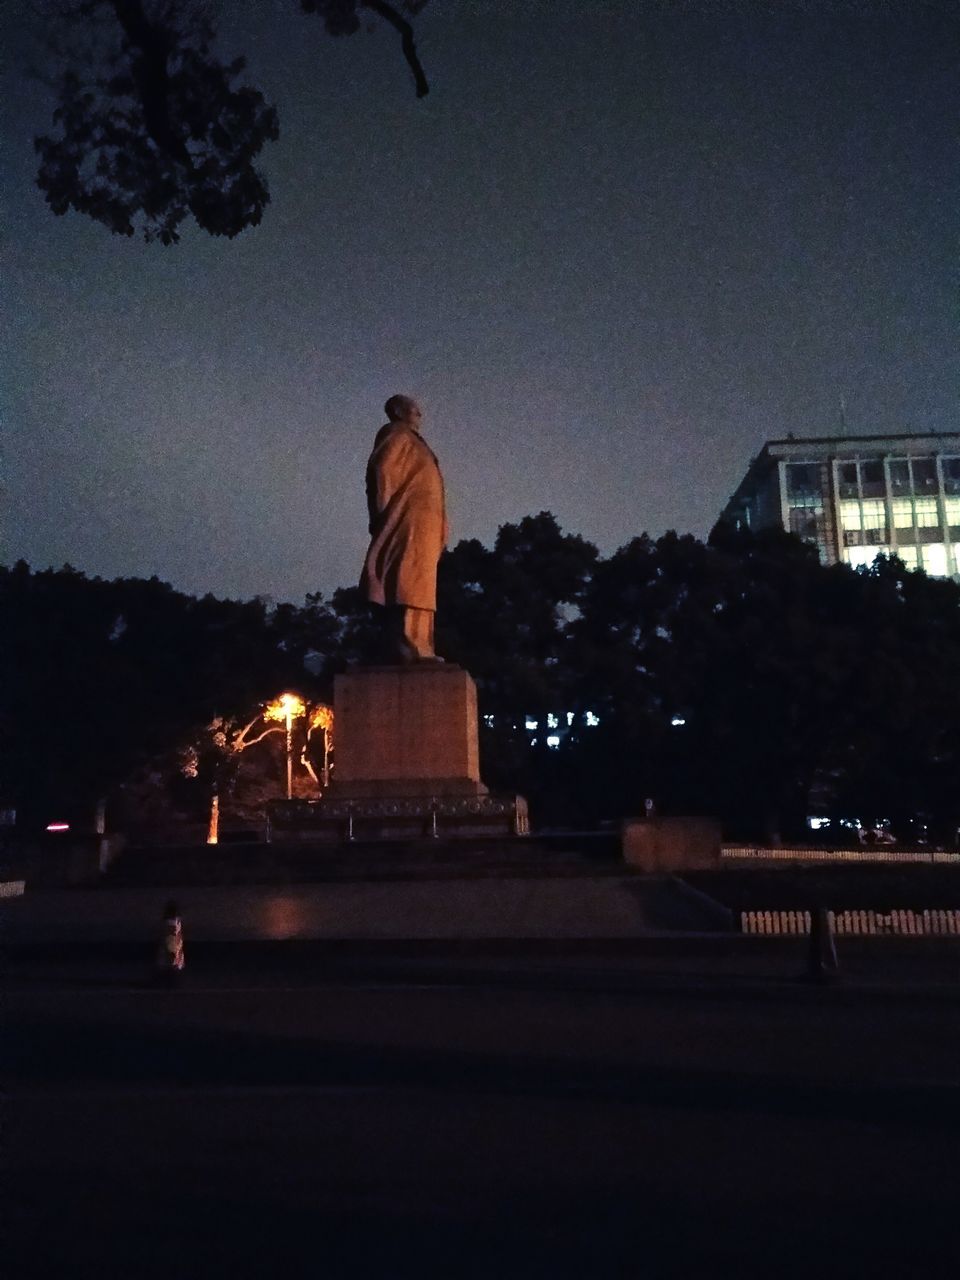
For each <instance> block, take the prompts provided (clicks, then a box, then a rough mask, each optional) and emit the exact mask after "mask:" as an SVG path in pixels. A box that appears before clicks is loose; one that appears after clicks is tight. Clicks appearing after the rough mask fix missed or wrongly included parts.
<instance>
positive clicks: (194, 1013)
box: [4, 940, 960, 1280]
mask: <svg viewBox="0 0 960 1280" xmlns="http://www.w3.org/2000/svg"><path fill="white" fill-rule="evenodd" d="M920 941H921V943H922V940H920ZM788 947H789V948H792V949H789V950H788V949H787V948H788ZM847 954H848V956H849V958H850V959H851V960H852V961H853V962H854V963H853V969H854V973H853V975H852V976H849V975H848V976H847V977H846V979H845V981H844V982H842V983H840V984H838V985H836V986H833V987H828V988H825V989H823V988H817V987H812V986H807V985H804V984H803V983H800V982H797V981H795V980H794V977H793V974H794V973H795V971H796V970H797V969H798V967H800V966H799V961H800V959H801V955H800V952H799V951H797V950H796V949H795V946H794V944H792V943H783V944H781V949H780V950H779V951H776V950H773V949H771V948H770V947H767V948H765V949H759V948H758V949H756V950H754V951H752V952H745V953H740V952H736V951H732V952H730V954H728V955H726V956H719V955H718V956H717V957H715V958H711V957H710V956H709V955H706V954H700V955H697V954H694V953H691V954H690V955H688V956H687V957H686V958H685V959H684V957H683V956H682V954H681V953H680V951H679V950H677V951H676V952H675V953H674V954H673V955H671V956H666V955H664V956H662V957H657V955H655V954H652V953H651V954H648V955H646V956H641V957H634V958H631V957H629V956H625V955H606V956H602V955H597V956H593V957H590V956H588V955H582V954H581V955H570V956H567V957H566V958H564V957H560V956H543V955H541V956H536V955H522V954H516V955H511V954H509V953H508V952H507V951H503V950H502V951H501V952H500V953H499V954H497V955H490V956H486V957H484V956H483V955H473V956H467V957H463V956H461V957H458V958H457V957H455V958H454V959H450V957H446V958H445V957H444V956H443V955H439V954H438V955H434V956H426V957H420V958H417V957H415V956H414V957H410V956H406V957H404V956H397V957H391V956H390V955H389V954H388V953H387V952H385V951H381V952H380V953H378V954H375V955H370V956H367V957H366V958H360V959H356V958H354V959H351V958H350V957H349V956H343V955H335V954H330V953H324V952H322V951H315V952H314V953H312V954H311V953H310V952H309V951H301V952H300V953H298V954H297V953H290V955H288V957H287V960H286V961H283V960H278V959H277V955H276V952H274V953H273V955H272V958H271V956H270V955H269V953H268V952H258V951H257V950H256V948H255V947H250V948H247V949H246V950H245V951H243V952H242V953H241V951H240V950H236V951H234V952H233V953H229V952H223V953H221V954H219V955H218V954H216V953H213V952H208V953H207V954H206V956H203V955H202V954H198V956H197V960H198V964H197V965H196V966H195V967H194V970H193V972H192V973H191V974H190V979H189V981H188V982H187V984H186V985H185V987H184V988H183V989H181V990H178V991H173V992H167V991H161V990H155V989H151V988H150V987H149V986H147V985H145V984H142V983H141V981H140V971H139V969H138V967H137V965H136V964H131V960H130V957H127V959H126V960H125V961H122V960H117V959H116V958H114V959H111V957H110V955H109V954H101V955H99V956H93V957H92V959H91V960H90V961H89V962H82V961H80V960H76V962H75V963H65V961H64V958H63V957H61V958H59V959H57V958H56V957H54V958H53V959H50V958H49V957H48V958H47V960H46V961H45V962H44V963H41V962H40V961H39V960H37V961H36V962H34V960H33V959H31V958H30V957H27V958H26V959H24V958H23V957H21V959H20V960H19V962H18V963H17V964H16V965H13V966H11V968H10V970H9V977H8V990H7V993H6V997H5V1023H6V1030H7V1039H8V1043H9V1044H10V1045H11V1046H12V1050H13V1051H12V1053H10V1054H8V1059H7V1067H6V1076H7V1092H6V1101H5V1111H6V1121H5V1131H6V1137H5V1142H4V1147H5V1156H6V1186H5V1188H4V1216H5V1219H6V1227H5V1230H4V1236H5V1251H6V1255H7V1261H6V1263H5V1274H6V1275H8V1276H11V1277H16V1278H17V1280H19V1277H26V1276H44V1277H46V1276H57V1277H60V1276H64V1277H79V1276H88V1275H89V1276H93V1275H96V1276H98V1277H113V1276H126V1277H161V1276H162V1277H164V1278H165V1280H171V1278H173V1277H185V1278H188V1280H193V1278H194V1277H207V1276H219V1275H225V1276H241V1275H242V1276H247V1275H258V1276H261V1275H280V1276H299V1275H309V1276H317V1277H341V1276H342V1277H348V1276H349V1277H378V1278H380V1277H383V1278H384V1280H390V1278H392V1277H406V1276H444V1277H501V1276H511V1277H512V1276H517V1277H520V1276H523V1277H540V1276H543V1277H547V1276H550V1277H557V1276H582V1277H596V1276H624V1277H636V1276H643V1277H647V1276H649V1277H658V1276H684V1277H701V1276H721V1275H724V1276H725V1275H733V1276H738V1275H766V1276H787V1275H790V1276H792V1275H801V1274H803V1275H811V1276H812V1275H821V1276H826V1275H830V1276H840V1275H849V1276H866V1275H871V1276H875V1275H890V1276H894V1275H895V1276H900V1277H912V1276H927V1277H939V1276H945V1277H946V1276H952V1275H955V1274H956V1268H957V1264H958V1262H960V1246H958V1240H960V1232H958V1230H957V1208H956V1205H957V1196H958V1190H960V1172H958V1162H960V1157H958V1151H960V1086H958V1067H957V1061H958V1046H960V981H958V979H960V963H958V961H960V955H958V953H957V952H955V951H950V950H949V948H948V949H944V948H943V947H942V946H941V947H940V948H937V949H928V951H927V952H926V953H921V952H918V951H914V952H911V953H909V957H910V958H909V963H905V965H904V966H900V967H898V965H897V963H896V962H895V957H896V954H897V952H896V951H885V952H884V953H883V955H884V956H886V959H880V960H875V958H876V957H877V956H879V955H880V952H879V951H877V950H874V951H873V952H869V953H867V952H863V951H862V950H861V952H860V953H859V960H858V959H857V953H856V952H855V951H854V950H848V953H847ZM901 954H904V955H907V954H908V953H907V952H905V951H903V949H902V948H901ZM924 954H927V955H929V957H930V965H929V966H926V965H925V964H924V962H923V955H924ZM258 955H261V956H263V957H264V963H262V964H261V963H258V960H257V957H258ZM751 956H752V957H754V958H753V959H750V957H751ZM871 956H872V957H874V959H871ZM758 957H760V959H757V958H758ZM864 957H866V958H864ZM891 957H894V959H891ZM241 958H242V963H241ZM925 975H926V976H925Z"/></svg>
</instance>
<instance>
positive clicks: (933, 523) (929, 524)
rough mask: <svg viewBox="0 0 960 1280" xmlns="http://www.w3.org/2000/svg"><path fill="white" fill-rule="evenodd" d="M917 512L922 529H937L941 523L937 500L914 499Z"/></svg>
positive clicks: (918, 522)
mask: <svg viewBox="0 0 960 1280" xmlns="http://www.w3.org/2000/svg"><path fill="white" fill-rule="evenodd" d="M913 504H914V506H915V507H916V510H917V524H918V525H919V526H920V528H921V529H935V528H936V527H937V526H938V525H939V523H940V514H939V512H938V511H937V500H936V498H914V500H913Z"/></svg>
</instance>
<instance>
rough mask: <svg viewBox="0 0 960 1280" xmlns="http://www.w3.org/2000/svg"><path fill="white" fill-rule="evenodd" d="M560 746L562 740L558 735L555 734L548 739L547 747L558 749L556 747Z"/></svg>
mask: <svg viewBox="0 0 960 1280" xmlns="http://www.w3.org/2000/svg"><path fill="white" fill-rule="evenodd" d="M559 745H560V739H559V737H558V736H557V734H555V733H551V734H549V735H548V737H547V746H548V747H554V748H556V747H559Z"/></svg>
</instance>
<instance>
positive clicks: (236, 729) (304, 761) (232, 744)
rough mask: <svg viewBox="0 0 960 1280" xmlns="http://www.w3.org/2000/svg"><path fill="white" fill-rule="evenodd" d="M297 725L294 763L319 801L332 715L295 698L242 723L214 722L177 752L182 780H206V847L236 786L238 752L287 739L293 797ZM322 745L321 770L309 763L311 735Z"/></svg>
mask: <svg viewBox="0 0 960 1280" xmlns="http://www.w3.org/2000/svg"><path fill="white" fill-rule="evenodd" d="M294 721H302V722H303V726H302V730H303V739H302V742H301V746H300V750H299V754H298V760H299V763H300V765H301V766H302V767H303V769H304V770H305V771H306V773H308V774H309V776H310V777H311V778H312V779H313V782H314V783H315V784H316V787H317V794H318V795H320V794H321V793H322V791H323V790H324V789H325V788H326V786H327V785H328V783H329V774H330V755H331V752H332V749H333V709H332V708H331V707H329V706H327V705H326V704H325V703H322V702H319V703H313V704H308V703H306V702H305V701H304V700H303V699H302V698H301V697H300V696H299V694H295V693H283V694H281V695H280V697H279V698H275V699H274V700H273V701H271V702H266V703H263V704H262V705H261V706H260V707H258V709H257V713H256V715H255V716H253V717H252V718H251V719H249V720H246V721H245V722H244V721H242V720H240V719H236V718H230V717H227V716H217V717H216V718H215V719H214V720H212V721H211V722H210V724H209V725H207V726H206V728H205V729H204V730H203V732H202V733H201V734H200V735H198V737H197V738H195V739H194V741H193V742H191V743H189V744H188V745H187V746H186V747H184V748H183V749H182V751H181V752H180V772H181V773H182V774H183V776H184V777H185V778H194V779H197V778H200V777H201V775H202V774H205V775H206V776H207V777H208V779H209V783H210V814H209V821H208V824H207V843H208V844H216V843H217V841H218V839H219V828H220V800H221V797H222V795H223V794H224V793H226V792H228V791H229V790H231V789H232V787H233V786H234V784H235V782H236V777H237V769H238V766H239V762H240V757H241V755H242V754H243V752H245V751H248V750H249V749H250V748H251V747H255V746H257V745H258V744H259V743H261V742H263V741H264V740H265V739H266V738H268V737H270V736H271V735H272V734H277V733H280V734H283V735H284V736H285V738H286V752H285V755H286V765H287V796H288V798H289V797H290V795H291V791H292V786H291V784H292V765H293V755H292V745H293V744H292V726H293V722H294ZM317 733H319V735H320V741H321V757H320V770H319V773H318V771H317V768H316V765H315V762H314V760H313V759H312V755H313V752H312V747H313V743H314V734H317Z"/></svg>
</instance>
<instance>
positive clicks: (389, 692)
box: [268, 662, 530, 841]
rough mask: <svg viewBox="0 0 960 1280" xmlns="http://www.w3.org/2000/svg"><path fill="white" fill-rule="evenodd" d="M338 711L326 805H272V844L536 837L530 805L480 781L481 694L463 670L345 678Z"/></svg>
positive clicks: (395, 670)
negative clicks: (499, 793)
mask: <svg viewBox="0 0 960 1280" xmlns="http://www.w3.org/2000/svg"><path fill="white" fill-rule="evenodd" d="M333 705H334V726H335V727H334V739H335V743H336V746H335V751H336V755H335V767H334V776H333V781H332V782H331V784H330V786H329V787H328V788H327V791H326V794H325V795H324V796H323V799H322V800H315V801H303V800H301V801H276V802H274V803H273V804H271V805H270V806H269V819H268V820H269V832H270V836H269V837H268V838H272V837H273V836H276V838H278V839H279V838H281V836H282V838H283V839H291V838H293V839H298V838H300V839H310V840H337V841H340V840H354V839H356V840H396V839H421V838H428V839H429V838H431V837H437V838H439V837H441V836H444V837H451V836H452V837H456V836H477V835H480V836H483V835H498V836H500V835H527V834H528V832H529V830H530V824H529V820H528V818H527V803H526V801H525V800H524V799H523V797H522V796H491V795H489V794H488V792H487V788H486V787H485V786H484V785H483V782H482V781H481V780H480V751H479V745H478V736H477V687H476V685H475V684H474V683H473V680H472V679H471V677H470V675H469V674H468V673H467V672H466V671H464V670H463V669H462V668H460V667H456V666H454V665H453V664H452V663H426V662H424V663H414V664H412V665H411V666H403V667H361V668H357V669H355V670H353V671H347V672H345V673H344V674H343V675H339V676H337V677H336V680H335V681H334V691H333Z"/></svg>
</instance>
